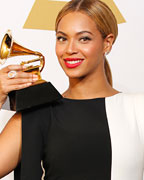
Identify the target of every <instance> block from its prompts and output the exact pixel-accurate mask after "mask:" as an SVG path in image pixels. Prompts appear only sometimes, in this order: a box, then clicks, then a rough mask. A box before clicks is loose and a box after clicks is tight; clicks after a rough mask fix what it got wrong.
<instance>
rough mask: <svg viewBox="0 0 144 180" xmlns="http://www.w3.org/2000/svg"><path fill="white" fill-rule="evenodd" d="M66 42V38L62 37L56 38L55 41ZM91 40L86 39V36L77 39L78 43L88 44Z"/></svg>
mask: <svg viewBox="0 0 144 180" xmlns="http://www.w3.org/2000/svg"><path fill="white" fill-rule="evenodd" d="M66 40H67V38H66V37H63V36H58V37H57V41H59V42H64V41H66ZM91 40H92V39H91V38H90V37H88V36H84V37H80V38H79V39H78V41H80V42H88V41H91Z"/></svg>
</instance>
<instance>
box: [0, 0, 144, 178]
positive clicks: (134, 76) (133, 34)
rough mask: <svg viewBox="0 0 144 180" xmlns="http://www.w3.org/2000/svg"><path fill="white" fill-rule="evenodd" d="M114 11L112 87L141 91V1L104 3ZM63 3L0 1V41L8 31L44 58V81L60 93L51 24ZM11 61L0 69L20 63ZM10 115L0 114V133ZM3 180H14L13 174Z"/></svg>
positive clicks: (64, 82)
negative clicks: (117, 30) (116, 33)
mask: <svg viewBox="0 0 144 180" xmlns="http://www.w3.org/2000/svg"><path fill="white" fill-rule="evenodd" d="M103 1H105V2H106V3H107V4H108V5H109V6H110V7H111V8H112V10H113V11H114V13H115V15H116V17H117V19H118V22H119V25H118V26H119V35H118V38H117V40H116V43H115V44H114V46H113V49H112V51H111V53H110V54H109V55H108V56H107V58H108V60H109V63H110V66H111V70H112V75H113V84H114V88H116V89H118V90H119V91H122V92H130V93H135V92H144V83H143V77H144V70H143V68H144V53H143V42H144V36H143V32H144V21H143V17H144V11H143V7H144V1H143V0H137V1H135V0H131V1H128V0H127V1H126V0H103ZM64 3H65V1H49V0H12V1H11V0H0V42H1V40H2V38H3V36H4V34H5V33H6V31H7V30H8V29H11V30H12V34H13V38H14V40H15V41H16V42H18V43H19V44H21V45H23V46H25V47H27V48H29V49H32V50H34V51H40V52H41V53H42V54H43V55H44V56H45V58H46V66H45V68H44V70H43V72H42V77H43V79H45V80H47V81H51V82H52V83H53V85H54V86H55V87H56V88H57V89H58V90H59V92H60V93H62V92H63V91H65V89H66V88H67V87H68V79H67V77H66V76H65V74H64V72H63V71H62V69H61V67H60V65H59V63H58V61H57V58H56V55H55V32H54V31H53V29H54V21H55V16H56V14H57V11H59V9H60V8H61V7H62V6H63V5H64ZM22 58H23V57H19V58H10V59H8V61H7V62H6V63H5V64H4V65H3V66H1V67H0V68H2V67H4V66H6V65H8V64H12V63H19V59H22ZM12 115H13V112H10V111H5V110H1V111H0V131H1V130H2V129H3V127H4V126H5V124H6V123H7V121H8V120H9V119H10V117H11V116H12ZM2 180H13V173H11V174H9V175H8V176H6V177H5V178H3V179H2Z"/></svg>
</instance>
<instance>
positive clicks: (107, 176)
mask: <svg viewBox="0 0 144 180" xmlns="http://www.w3.org/2000/svg"><path fill="white" fill-rule="evenodd" d="M41 160H43V166H44V169H45V178H44V179H45V180H142V179H143V170H144V94H126V93H119V94H116V95H113V96H111V97H106V98H94V99H81V100H75V99H67V98H62V99H60V100H58V101H57V102H55V103H53V104H50V105H46V106H43V107H41V108H39V109H34V110H31V111H27V112H23V114H22V160H21V164H20V166H19V167H17V169H16V170H15V179H16V180H19V179H21V180H40V179H41V177H42V168H41Z"/></svg>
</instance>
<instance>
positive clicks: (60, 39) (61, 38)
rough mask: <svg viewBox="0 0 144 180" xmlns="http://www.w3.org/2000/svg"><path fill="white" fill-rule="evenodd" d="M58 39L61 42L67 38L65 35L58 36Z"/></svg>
mask: <svg viewBox="0 0 144 180" xmlns="http://www.w3.org/2000/svg"><path fill="white" fill-rule="evenodd" d="M57 40H58V41H60V42H63V41H66V40H67V38H65V37H63V36H58V37H57Z"/></svg>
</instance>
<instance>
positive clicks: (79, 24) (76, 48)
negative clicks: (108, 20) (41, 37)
mask: <svg viewBox="0 0 144 180" xmlns="http://www.w3.org/2000/svg"><path fill="white" fill-rule="evenodd" d="M56 37H57V41H56V54H57V57H58V60H59V63H60V65H61V67H62V68H63V70H64V72H65V73H66V74H67V76H68V77H69V78H80V77H85V76H86V75H90V74H93V73H95V72H96V71H97V69H100V68H98V67H102V65H103V56H104V53H105V52H104V40H103V38H102V36H101V34H100V32H99V31H98V29H97V27H96V24H95V22H94V21H93V20H92V19H91V18H90V17H89V16H87V15H86V14H84V13H80V12H73V13H69V14H67V15H65V16H64V17H63V18H62V19H61V21H60V22H59V24H58V28H57V32H56Z"/></svg>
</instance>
